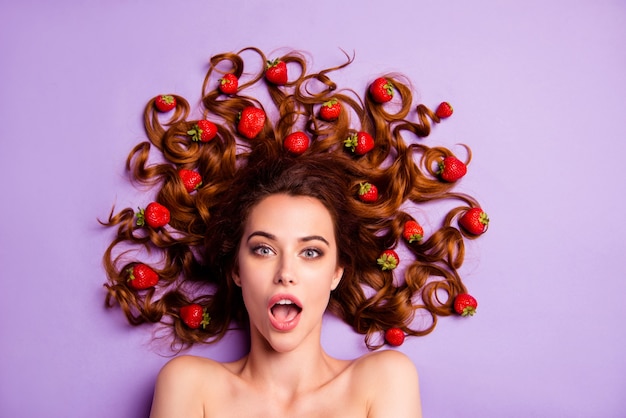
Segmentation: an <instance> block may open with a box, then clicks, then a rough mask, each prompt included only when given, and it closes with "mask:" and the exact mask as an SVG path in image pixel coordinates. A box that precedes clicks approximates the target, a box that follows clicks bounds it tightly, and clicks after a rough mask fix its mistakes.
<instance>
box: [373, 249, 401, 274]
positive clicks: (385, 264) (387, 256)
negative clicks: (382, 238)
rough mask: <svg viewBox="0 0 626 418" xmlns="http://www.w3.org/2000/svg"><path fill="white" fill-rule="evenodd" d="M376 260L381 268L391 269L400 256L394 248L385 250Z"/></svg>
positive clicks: (397, 262)
mask: <svg viewBox="0 0 626 418" xmlns="http://www.w3.org/2000/svg"><path fill="white" fill-rule="evenodd" d="M376 262H378V265H379V266H380V268H381V269H382V270H393V269H395V268H396V267H398V264H400V257H398V253H396V252H395V251H394V250H385V251H383V253H382V254H381V255H380V257H379V258H378V259H377V260H376Z"/></svg>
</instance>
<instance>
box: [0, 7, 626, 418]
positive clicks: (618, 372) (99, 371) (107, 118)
mask: <svg viewBox="0 0 626 418" xmlns="http://www.w3.org/2000/svg"><path fill="white" fill-rule="evenodd" d="M442 3H444V2H435V1H415V0H404V1H401V0H388V1H385V2H379V1H376V2H374V1H370V2H367V1H361V0H358V1H357V0H353V1H336V0H317V1H314V2H313V1H312V2H292V1H267V2H252V1H247V0H246V1H243V0H229V1H225V0H224V1H220V2H210V1H198V0H187V1H184V2H175V1H171V0H149V1H148V0H133V1H122V0H116V1H111V0H107V1H103V0H100V1H90V2H87V1H78V0H59V1H55V2H44V1H33V0H24V1H20V2H10V1H8V0H1V1H0V15H1V16H2V25H0V57H1V58H0V59H1V60H2V65H1V67H0V118H1V121H2V123H0V178H2V182H1V183H0V196H2V197H1V199H2V205H1V208H0V214H1V219H0V416H2V417H87V416H89V417H120V418H126V417H128V418H131V417H141V416H146V415H147V413H148V410H149V405H150V399H151V395H152V385H153V382H154V378H155V376H156V373H157V372H158V370H159V368H160V367H161V365H162V364H163V363H164V362H165V361H166V360H167V358H166V357H164V356H162V355H160V354H159V353H160V352H161V351H162V350H160V349H159V348H158V347H156V346H153V345H151V343H150V339H151V338H150V337H151V330H150V329H149V328H139V329H137V328H131V327H129V326H127V325H126V324H125V322H124V319H123V318H122V315H121V313H120V312H119V311H117V310H116V311H107V310H105V309H104V307H103V296H104V293H103V289H102V287H101V285H102V283H103V282H104V280H105V278H104V274H103V271H102V267H101V256H102V253H103V251H104V249H105V247H106V245H107V243H108V240H109V239H110V237H111V235H110V233H111V231H106V230H103V229H101V228H100V227H99V225H98V224H97V222H96V218H98V217H100V218H104V217H105V216H107V214H108V211H109V209H110V207H111V205H112V204H113V203H115V204H117V205H118V206H119V207H126V206H131V207H135V206H137V205H138V204H140V203H143V202H146V201H147V197H146V196H144V195H143V194H142V193H141V192H137V191H135V190H134V189H133V188H132V187H131V186H130V184H129V183H128V181H127V178H126V175H125V172H124V159H125V158H126V155H127V153H128V151H129V150H130V148H131V147H132V146H133V145H134V144H135V143H137V142H138V141H140V140H142V139H143V133H142V126H141V120H140V119H141V112H142V109H143V106H144V104H145V102H146V101H147V100H148V99H149V98H151V97H153V96H154V95H156V94H158V93H161V92H175V93H178V94H181V95H183V96H185V97H186V98H188V99H189V100H190V101H191V102H192V103H196V102H197V100H198V94H199V92H200V87H201V81H202V77H203V74H204V70H205V68H204V65H205V62H206V59H207V58H208V57H209V56H210V55H212V54H215V53H218V52H224V51H236V50H238V49H239V48H242V47H245V46H249V45H254V46H257V47H260V48H261V49H263V50H264V51H265V52H266V53H267V54H268V55H271V52H272V51H273V50H274V49H276V48H280V47H283V46H286V47H293V48H296V49H303V50H306V51H309V52H310V53H311V55H312V56H313V57H314V61H313V64H312V67H313V68H316V69H321V68H323V67H324V66H326V65H335V64H337V63H339V62H341V60H342V58H343V56H342V53H341V52H340V50H339V48H343V49H345V50H347V51H353V50H354V51H356V61H355V62H354V64H353V65H352V66H351V67H350V68H349V69H348V70H346V71H344V72H342V73H341V74H342V75H341V76H340V77H338V80H337V81H338V82H339V83H340V84H341V85H344V86H352V87H355V88H364V86H365V83H366V82H367V80H371V79H372V78H373V77H375V76H377V75H378V74H380V73H383V72H388V71H396V70H397V71H401V72H403V73H404V74H407V75H408V76H409V77H410V78H411V79H412V80H413V81H414V83H415V88H416V90H417V91H418V92H419V99H420V100H421V101H423V102H424V103H426V104H428V105H430V106H434V105H436V104H437V103H438V102H439V101H441V100H449V101H450V102H451V103H453V105H454V108H455V115H454V116H453V117H452V118H451V119H450V120H449V121H446V122H445V123H444V124H442V125H440V126H437V127H436V129H435V130H434V132H433V134H432V135H431V137H429V138H428V139H427V141H428V142H427V143H428V144H433V145H449V146H454V144H456V143H458V142H464V143H467V144H469V145H470V146H471V147H472V149H473V152H474V159H473V161H472V164H471V166H470V172H469V174H468V176H467V177H466V178H465V179H464V180H463V182H462V183H461V185H460V188H461V189H462V190H463V191H466V192H468V193H471V194H473V195H475V196H476V197H477V198H478V199H479V200H480V201H481V203H482V204H483V207H484V208H485V209H486V210H487V211H488V213H489V215H490V217H491V220H492V224H491V229H490V230H489V232H488V234H486V235H485V236H484V237H482V239H480V240H477V241H473V242H472V243H471V244H470V245H469V248H468V254H469V256H468V261H467V264H466V266H464V268H463V271H462V274H464V276H465V280H466V283H467V285H468V287H469V288H470V290H471V291H472V293H474V294H475V295H476V296H477V297H478V299H479V303H480V306H479V312H478V314H477V315H476V316H475V317H473V318H471V319H468V320H465V319H459V318H445V319H443V320H441V321H440V322H439V325H438V327H437V329H436V330H435V332H434V333H432V334H431V335H429V336H426V337H424V338H414V339H409V340H408V341H407V342H405V344H404V345H403V346H401V347H400V348H399V349H400V350H401V351H403V352H405V353H406V354H408V355H409V356H410V357H411V358H412V359H413V360H414V362H415V364H416V365H417V367H418V369H419V371H420V376H421V385H422V397H423V408H424V415H425V416H427V417H438V418H446V417H459V416H462V415H466V416H480V417H504V416H506V417H605V418H607V417H624V416H626V397H624V393H625V392H626V356H625V355H624V348H623V347H624V345H625V344H626V327H625V326H624V323H623V321H624V319H626V309H625V306H626V304H625V303H624V298H625V297H626V274H625V271H626V261H625V260H626V251H625V249H626V245H625V244H624V236H625V235H626V226H625V222H624V211H623V206H624V204H625V203H626V198H625V197H624V192H625V191H626V190H625V187H624V172H623V170H624V168H623V165H624V164H623V158H624V152H625V151H626V127H625V124H624V115H623V113H624V108H625V104H626V103H625V99H624V98H625V97H626V76H625V74H626V65H625V64H626V48H625V41H626V3H624V2H623V1H618V0H613V1H609V0H606V1H591V0H589V1H567V2H566V1H551V2H550V1H539V0H532V1H525V2H495V1H486V0H474V1H461V0H451V1H447V2H445V4H442ZM433 219H435V218H433ZM326 322H327V324H326V328H325V331H324V335H323V344H324V346H325V347H326V348H327V349H328V351H329V352H330V353H331V354H334V355H336V356H340V357H344V358H350V357H354V356H357V355H359V354H361V353H363V352H365V349H364V348H363V345H362V337H361V336H358V335H356V334H354V333H353V332H352V331H350V330H349V329H348V327H347V326H345V325H343V324H342V323H339V322H338V321H337V320H335V319H333V318H327V321H326ZM193 352H194V353H196V354H200V355H205V356H209V357H213V358H216V359H219V360H229V359H234V358H237V357H238V356H240V355H241V354H242V352H243V348H242V344H241V338H240V336H239V335H236V334H233V335H231V336H230V337H229V338H228V339H227V340H225V341H223V342H222V343H220V344H219V345H217V346H213V347H201V348H198V349H194V350H193Z"/></svg>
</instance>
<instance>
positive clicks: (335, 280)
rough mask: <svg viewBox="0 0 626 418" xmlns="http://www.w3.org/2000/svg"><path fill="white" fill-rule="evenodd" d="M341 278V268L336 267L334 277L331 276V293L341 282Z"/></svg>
mask: <svg viewBox="0 0 626 418" xmlns="http://www.w3.org/2000/svg"><path fill="white" fill-rule="evenodd" d="M342 277H343V267H337V270H335V275H334V276H333V281H332V282H331V284H330V290H331V291H333V290H335V289H336V288H337V286H339V282H341V278H342Z"/></svg>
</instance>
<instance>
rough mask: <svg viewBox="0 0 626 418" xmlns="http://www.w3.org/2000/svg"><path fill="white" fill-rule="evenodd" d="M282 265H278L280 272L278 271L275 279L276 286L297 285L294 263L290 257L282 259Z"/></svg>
mask: <svg viewBox="0 0 626 418" xmlns="http://www.w3.org/2000/svg"><path fill="white" fill-rule="evenodd" d="M279 263H280V264H279V265H278V270H277V271H276V276H275V277H274V283H275V284H282V285H288V284H295V283H296V274H295V271H294V263H293V261H292V260H291V259H289V258H288V257H285V256H283V257H281V259H280V262H279Z"/></svg>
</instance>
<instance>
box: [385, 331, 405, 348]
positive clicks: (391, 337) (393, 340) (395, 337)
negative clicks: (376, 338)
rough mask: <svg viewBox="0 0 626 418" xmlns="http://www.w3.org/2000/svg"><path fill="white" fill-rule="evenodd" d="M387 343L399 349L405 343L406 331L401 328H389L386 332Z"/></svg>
mask: <svg viewBox="0 0 626 418" xmlns="http://www.w3.org/2000/svg"><path fill="white" fill-rule="evenodd" d="M385 341H387V344H389V345H392V346H394V347H397V346H399V345H402V343H403V342H404V331H402V330H401V329H400V328H389V329H388V330H387V331H386V332H385Z"/></svg>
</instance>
